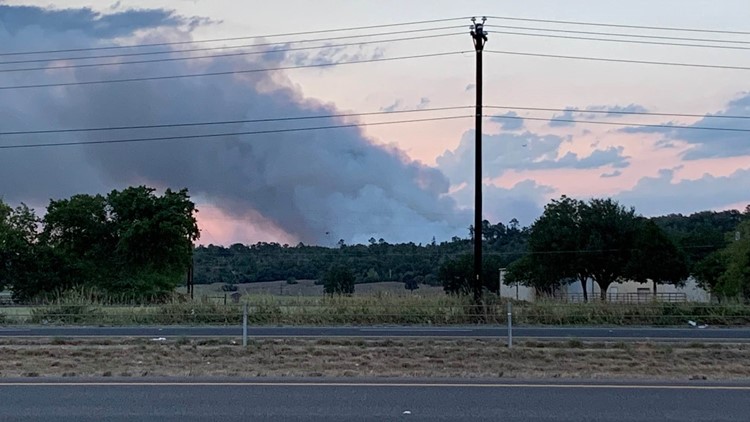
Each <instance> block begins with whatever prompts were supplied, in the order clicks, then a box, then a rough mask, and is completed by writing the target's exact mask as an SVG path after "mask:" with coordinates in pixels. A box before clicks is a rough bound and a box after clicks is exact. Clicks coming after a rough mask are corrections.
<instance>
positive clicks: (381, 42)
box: [0, 32, 750, 73]
mask: <svg viewBox="0 0 750 422" xmlns="http://www.w3.org/2000/svg"><path fill="white" fill-rule="evenodd" d="M456 35H465V34H464V33H460V34H459V33H455V32H454V33H450V34H434V35H426V36H423V37H421V38H420V39H427V38H440V37H454V36H456ZM400 41H414V37H406V38H391V39H385V40H373V41H360V42H352V43H345V44H333V45H322V46H314V47H293V48H283V49H274V50H260V51H243V52H239V53H225V54H210V55H207V56H192V57H168V58H162V59H150V60H133V61H124V62H112V63H87V64H75V65H63V66H42V67H30V68H18V69H0V73H9V72H31V71H38V70H45V71H47V70H60V69H77V68H86V67H102V66H120V65H131V64H145V63H162V62H173V61H185V60H197V59H216V58H222V57H239V56H251V55H256V54H272V53H286V52H290V51H306V50H322V49H326V48H340V47H351V46H361V45H369V44H383V43H390V42H400ZM748 49H750V48H748Z"/></svg>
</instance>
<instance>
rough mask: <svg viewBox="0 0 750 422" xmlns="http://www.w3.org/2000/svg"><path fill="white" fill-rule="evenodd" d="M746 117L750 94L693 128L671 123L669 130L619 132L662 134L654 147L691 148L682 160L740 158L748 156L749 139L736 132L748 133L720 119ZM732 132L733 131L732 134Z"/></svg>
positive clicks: (736, 121)
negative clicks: (682, 144)
mask: <svg viewBox="0 0 750 422" xmlns="http://www.w3.org/2000/svg"><path fill="white" fill-rule="evenodd" d="M738 115H739V116H748V115H750V93H743V94H742V95H741V96H740V97H739V98H737V99H735V100H733V101H730V102H729V103H728V104H727V106H726V108H725V109H724V110H721V111H718V112H716V113H713V114H706V116H705V117H703V118H701V119H700V120H698V121H696V122H695V123H693V124H689V125H681V124H677V123H674V122H668V123H665V125H668V126H671V127H667V128H655V127H647V126H638V127H628V128H624V129H621V131H622V132H625V133H652V134H661V135H662V136H663V138H662V139H661V140H659V142H658V143H657V146H659V147H662V148H673V147H675V143H674V142H672V141H678V142H683V143H686V144H688V145H690V146H692V148H690V149H688V150H687V151H686V152H685V153H684V155H683V157H682V158H683V159H685V160H700V159H704V158H725V157H741V156H745V155H750V142H748V139H750V136H748V135H750V134H749V133H748V132H742V131H737V129H739V130H743V129H744V130H747V129H750V127H748V125H747V122H746V121H744V120H743V119H731V118H721V116H738ZM701 127H714V128H724V129H729V130H726V131H719V130H701V129H697V128H701ZM732 129H735V131H732Z"/></svg>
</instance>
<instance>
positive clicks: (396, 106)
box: [380, 97, 430, 112]
mask: <svg viewBox="0 0 750 422" xmlns="http://www.w3.org/2000/svg"><path fill="white" fill-rule="evenodd" d="M429 105H430V99H429V98H427V97H422V98H420V99H419V103H417V104H416V105H415V106H413V107H409V106H407V105H406V104H404V100H402V99H401V98H398V99H396V101H394V102H393V103H391V104H390V105H387V106H385V107H380V111H387V112H392V111H404V110H424V109H425V108H427V107H428V106H429Z"/></svg>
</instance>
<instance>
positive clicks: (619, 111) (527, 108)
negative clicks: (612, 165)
mask: <svg viewBox="0 0 750 422" xmlns="http://www.w3.org/2000/svg"><path fill="white" fill-rule="evenodd" d="M485 107H487V108H495V109H503V110H528V111H561V112H566V111H570V112H573V113H581V114H583V113H593V114H611V115H616V114H624V115H625V114H626V115H637V116H662V117H700V118H719V119H750V116H738V115H725V114H694V113H656V112H650V111H627V110H622V111H621V110H598V109H593V110H590V109H583V110H582V109H577V108H549V107H521V106H485ZM0 135H2V133H0Z"/></svg>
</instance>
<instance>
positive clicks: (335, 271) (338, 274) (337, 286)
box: [323, 265, 355, 295]
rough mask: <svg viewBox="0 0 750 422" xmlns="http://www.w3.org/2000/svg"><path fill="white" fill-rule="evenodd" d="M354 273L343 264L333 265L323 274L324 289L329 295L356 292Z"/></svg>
mask: <svg viewBox="0 0 750 422" xmlns="http://www.w3.org/2000/svg"><path fill="white" fill-rule="evenodd" d="M354 279H355V277H354V274H353V273H352V271H351V270H350V269H349V268H348V267H346V266H343V265H333V266H331V267H330V268H329V269H328V271H326V273H325V274H324V275H323V290H324V291H325V292H326V294H329V295H334V294H337V295H351V294H353V293H354Z"/></svg>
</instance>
